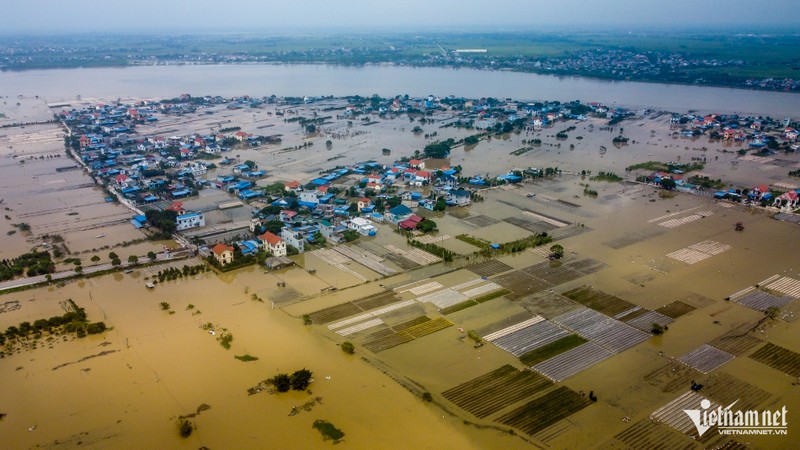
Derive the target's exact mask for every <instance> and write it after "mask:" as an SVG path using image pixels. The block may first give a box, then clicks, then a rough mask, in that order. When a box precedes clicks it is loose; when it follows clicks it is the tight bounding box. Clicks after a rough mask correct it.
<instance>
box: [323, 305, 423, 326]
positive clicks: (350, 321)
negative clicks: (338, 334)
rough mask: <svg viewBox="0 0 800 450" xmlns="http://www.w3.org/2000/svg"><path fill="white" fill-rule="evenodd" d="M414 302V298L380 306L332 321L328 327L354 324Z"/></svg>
mask: <svg viewBox="0 0 800 450" xmlns="http://www.w3.org/2000/svg"><path fill="white" fill-rule="evenodd" d="M414 303H415V302H414V300H406V301H402V302H397V303H393V304H391V305H387V306H384V307H382V308H379V309H375V310H372V311H369V312H365V313H363V314H359V315H357V316H353V317H350V318H348V319H344V320H340V321H338V322H335V323H332V324H330V325H328V329H329V330H335V329H337V328H342V327H344V326H347V325H351V324H354V323H356V322H361V321H362V320H367V319H370V318H372V317H378V316H380V315H383V314H386V313H390V312H392V311H396V310H398V309H400V308H405V307H406V306H411V305H413V304H414Z"/></svg>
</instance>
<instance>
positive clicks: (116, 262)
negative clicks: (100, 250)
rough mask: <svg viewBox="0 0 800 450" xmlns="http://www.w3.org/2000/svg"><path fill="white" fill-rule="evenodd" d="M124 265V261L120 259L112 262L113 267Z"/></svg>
mask: <svg viewBox="0 0 800 450" xmlns="http://www.w3.org/2000/svg"><path fill="white" fill-rule="evenodd" d="M120 264H122V260H121V259H119V258H114V259H112V260H111V265H112V266H114V267H117V266H118V265H120Z"/></svg>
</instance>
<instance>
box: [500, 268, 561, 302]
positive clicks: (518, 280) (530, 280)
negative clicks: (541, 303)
mask: <svg viewBox="0 0 800 450" xmlns="http://www.w3.org/2000/svg"><path fill="white" fill-rule="evenodd" d="M495 281H496V282H497V284H499V285H500V286H503V287H504V288H506V289H508V290H510V291H511V294H509V295H508V298H509V299H511V300H519V299H520V298H522V297H525V296H527V295H530V294H534V293H536V292H540V291H543V290H545V289H549V288H550V287H551V286H552V285H551V284H550V283H547V282H544V281H542V280H539V279H538V278H534V277H532V276H530V275H529V274H527V273H525V272H521V271H519V270H515V271H513V272H510V273H507V274H504V275H500V276H498V277H497V278H495Z"/></svg>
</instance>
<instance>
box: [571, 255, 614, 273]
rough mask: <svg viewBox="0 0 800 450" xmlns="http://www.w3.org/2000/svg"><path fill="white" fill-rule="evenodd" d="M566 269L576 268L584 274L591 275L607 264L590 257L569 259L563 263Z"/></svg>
mask: <svg viewBox="0 0 800 450" xmlns="http://www.w3.org/2000/svg"><path fill="white" fill-rule="evenodd" d="M564 265H565V266H566V267H567V268H568V269H572V270H577V271H578V272H581V273H582V274H584V275H591V274H593V273H595V272H598V271H600V270H602V269H605V268H606V267H608V264H606V263H604V262H601V261H598V260H596V259H592V258H586V259H581V260H578V261H570V262H568V263H566V264H564Z"/></svg>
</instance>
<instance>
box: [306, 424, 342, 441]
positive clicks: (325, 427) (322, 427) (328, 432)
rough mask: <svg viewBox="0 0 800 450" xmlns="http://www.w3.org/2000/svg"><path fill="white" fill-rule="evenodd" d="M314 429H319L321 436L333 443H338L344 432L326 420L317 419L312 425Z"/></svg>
mask: <svg viewBox="0 0 800 450" xmlns="http://www.w3.org/2000/svg"><path fill="white" fill-rule="evenodd" d="M312 427H314V429H315V430H317V431H319V432H320V434H321V435H322V438H323V439H325V440H326V441H328V440H331V441H333V443H334V444H338V443H339V442H340V441H341V440H342V438H343V437H344V432H343V431H342V430H340V429H338V428H336V427H335V426H334V425H333V424H332V423H330V422H328V421H327V420H322V419H318V420H315V421H314V424H313V425H312Z"/></svg>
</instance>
